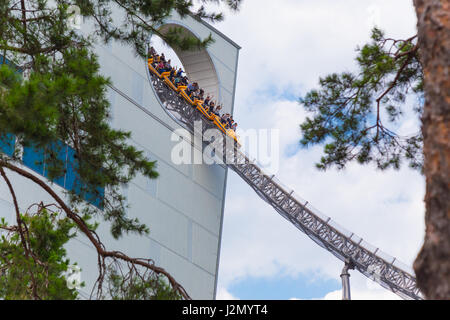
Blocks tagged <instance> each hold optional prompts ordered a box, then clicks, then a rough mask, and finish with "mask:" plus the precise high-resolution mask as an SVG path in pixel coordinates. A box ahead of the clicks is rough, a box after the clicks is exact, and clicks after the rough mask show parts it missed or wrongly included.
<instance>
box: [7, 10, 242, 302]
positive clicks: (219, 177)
mask: <svg viewBox="0 0 450 320" xmlns="http://www.w3.org/2000/svg"><path fill="white" fill-rule="evenodd" d="M170 26H178V27H182V28H184V30H185V31H186V32H188V33H190V34H192V35H194V36H196V37H198V38H205V37H207V36H208V35H209V34H211V35H212V36H213V38H214V40H215V42H214V43H213V44H212V45H210V46H209V47H208V48H207V49H205V50H202V51H196V52H176V53H177V55H178V56H179V58H180V60H181V62H182V63H183V66H184V68H185V70H186V73H187V75H188V77H189V79H190V80H191V81H197V82H198V83H199V85H200V87H202V88H205V91H206V92H209V93H211V94H213V95H214V96H215V97H217V98H218V101H220V102H222V103H223V106H224V108H223V109H224V110H225V111H226V112H230V113H232V111H233V104H234V94H235V84H236V73H237V65H238V54H239V49H240V48H239V46H238V45H236V44H235V43H234V42H233V41H231V40H230V39H228V38H227V37H226V36H224V35H223V34H222V33H220V32H219V31H218V30H216V29H215V28H213V27H212V26H210V25H208V24H207V23H205V22H203V21H199V20H196V19H195V18H193V17H191V16H187V17H185V18H184V19H182V18H180V17H179V16H178V15H176V14H174V15H172V16H171V17H170V18H169V19H167V21H166V23H165V24H164V25H162V26H161V30H165V28H169V27H170ZM89 30H90V26H89V23H83V24H82V28H81V32H83V33H88V32H89ZM149 40H150V38H149ZM96 53H97V55H98V56H99V63H100V65H101V72H102V74H104V75H105V76H108V77H110V78H111V81H112V86H111V89H110V90H109V93H108V94H109V100H110V103H111V124H112V126H113V127H114V128H118V129H122V130H126V131H130V132H131V140H130V144H133V145H135V146H137V147H138V148H139V149H140V150H143V151H144V152H145V153H146V155H147V156H148V158H149V159H150V160H157V171H158V173H159V178H158V179H153V180H150V179H147V178H144V177H143V176H139V175H138V176H137V177H136V178H135V179H134V180H133V181H132V183H130V184H129V185H128V186H127V187H124V188H123V194H124V195H125V196H127V199H128V205H129V209H128V212H127V214H128V216H129V217H136V218H138V219H139V221H140V222H142V223H145V224H146V225H147V226H148V227H149V229H150V234H149V235H148V236H137V235H126V234H125V235H123V237H121V238H120V239H119V240H114V239H113V237H112V236H111V234H110V230H109V228H110V226H109V225H108V224H106V223H102V224H101V225H100V227H99V229H98V231H97V232H98V234H99V236H100V238H101V239H102V241H103V243H104V244H105V246H106V248H107V249H108V250H120V251H122V252H124V253H126V254H127V255H129V256H130V257H139V258H151V259H153V260H154V261H155V265H157V266H160V267H162V268H164V269H166V270H167V271H168V272H169V273H170V274H171V275H172V276H173V277H174V278H175V279H176V280H177V281H178V282H179V283H180V284H181V285H182V286H183V287H184V288H185V289H186V291H187V292H188V293H189V295H190V296H191V297H192V298H193V299H214V298H215V294H216V286H217V276H218V266H219V255H220V240H221V230H222V221H223V209H224V201H225V192H226V181H227V169H226V168H225V167H224V166H221V165H218V164H215V165H207V164H175V163H174V162H173V161H172V150H173V148H174V146H175V145H176V144H177V143H179V141H178V140H177V133H176V132H177V131H176V129H179V128H181V126H180V124H179V123H178V122H177V121H176V120H175V118H174V117H172V116H171V114H170V113H169V112H168V111H167V110H165V108H164V107H163V106H162V105H161V102H160V100H159V98H158V96H157V94H156V92H155V90H154V88H153V87H152V84H151V81H150V75H149V73H148V68H147V61H144V60H142V59H141V58H138V57H136V56H135V54H134V53H133V51H132V49H131V48H129V47H126V46H124V45H121V44H119V43H114V42H113V43H111V44H109V45H97V46H96ZM25 169H26V170H31V172H32V171H34V172H37V171H36V170H34V169H33V168H27V167H25ZM11 179H12V181H13V183H14V185H15V188H16V189H17V190H22V191H25V192H21V197H20V199H19V205H20V206H21V207H22V208H26V207H27V206H28V205H29V204H30V203H33V202H37V201H44V202H46V201H51V199H50V198H49V196H48V195H47V194H46V193H45V192H44V191H42V190H40V189H39V188H37V187H35V186H32V185H30V183H29V182H27V181H26V180H25V179H24V178H22V177H20V176H18V175H13V174H11ZM63 186H64V185H63ZM52 187H53V188H54V189H55V190H57V191H58V193H59V194H60V195H62V194H63V191H64V190H63V187H61V186H59V185H57V184H52ZM0 215H1V216H3V217H6V219H7V221H9V222H10V223H14V221H15V219H14V208H13V205H12V200H11V196H10V194H9V192H8V189H7V186H6V185H5V184H4V183H2V184H0ZM99 221H101V220H99ZM67 250H68V256H69V257H70V258H71V261H72V262H77V264H78V265H79V267H80V268H81V269H82V271H81V280H82V281H84V282H85V283H86V286H85V287H84V288H82V289H80V294H81V297H82V298H87V297H88V296H89V294H90V290H91V289H92V286H93V284H94V283H95V281H96V279H97V275H98V272H97V254H96V251H95V250H94V248H93V246H92V245H90V243H89V241H88V240H87V239H86V238H85V237H84V236H83V235H82V234H80V235H78V236H77V237H76V238H75V239H74V240H71V242H70V243H69V244H68V246H67Z"/></svg>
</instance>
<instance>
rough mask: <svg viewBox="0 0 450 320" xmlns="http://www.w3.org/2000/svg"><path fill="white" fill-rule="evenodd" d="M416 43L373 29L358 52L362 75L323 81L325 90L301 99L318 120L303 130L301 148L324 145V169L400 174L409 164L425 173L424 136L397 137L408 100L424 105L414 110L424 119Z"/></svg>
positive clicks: (310, 120)
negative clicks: (366, 168) (361, 167)
mask: <svg viewBox="0 0 450 320" xmlns="http://www.w3.org/2000/svg"><path fill="white" fill-rule="evenodd" d="M415 38H416V37H411V38H409V39H406V40H395V39H390V38H386V37H385V36H384V33H383V32H382V31H381V30H379V29H377V28H374V29H373V30H372V35H371V39H372V41H371V43H369V44H366V45H364V46H363V47H362V48H360V49H357V52H358V55H357V57H356V61H357V63H358V66H359V71H358V73H356V74H354V73H350V72H343V73H341V74H336V73H333V74H331V75H327V76H326V77H324V78H320V80H319V85H320V89H313V90H311V91H309V92H308V93H306V95H305V96H304V97H302V98H300V100H299V102H300V103H301V104H302V105H303V106H304V107H305V109H306V110H307V111H308V112H309V113H311V114H312V115H313V116H312V117H307V118H306V120H305V121H304V122H303V123H302V124H301V125H300V128H301V131H302V134H303V137H302V139H301V141H300V143H301V144H302V145H303V146H310V145H316V144H323V143H324V144H325V145H324V149H323V152H324V156H323V157H322V158H321V161H320V163H318V164H317V167H318V168H319V169H327V168H329V167H330V166H333V165H335V166H337V168H339V169H342V168H344V167H345V165H346V164H347V163H348V162H349V161H352V160H356V161H357V162H358V163H361V164H366V163H369V162H373V163H375V164H376V166H377V167H378V168H379V169H386V168H395V169H398V168H400V165H401V162H402V160H406V161H407V162H408V163H409V166H410V167H412V168H416V169H419V170H421V169H422V164H423V160H422V140H423V139H422V135H421V133H420V132H418V133H411V135H408V136H401V135H400V134H398V133H396V132H395V130H396V129H395V128H396V127H398V123H399V121H400V120H401V119H402V118H403V117H404V115H405V113H404V111H403V106H404V104H405V102H406V98H407V96H408V94H411V93H412V94H413V95H416V97H417V98H418V100H419V102H418V106H416V107H410V109H411V110H413V111H414V112H415V113H416V115H417V116H418V117H420V116H421V113H422V107H421V105H422V103H421V102H420V99H422V95H423V88H422V86H423V73H422V68H421V65H420V62H419V57H418V50H417V45H416V44H415ZM386 124H389V125H390V126H391V127H394V129H388V128H387V127H386ZM397 129H398V128H397Z"/></svg>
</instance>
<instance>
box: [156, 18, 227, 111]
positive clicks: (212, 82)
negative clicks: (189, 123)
mask: <svg viewBox="0 0 450 320" xmlns="http://www.w3.org/2000/svg"><path fill="white" fill-rule="evenodd" d="M180 27H181V26H180V25H176V24H165V25H163V26H162V27H161V28H160V29H159V31H160V32H161V33H163V34H164V33H165V32H168V31H169V30H170V28H180ZM183 32H184V33H185V34H186V35H189V36H193V37H196V35H194V34H193V33H192V32H191V31H189V30H188V29H186V28H184V27H183ZM197 38H198V37H197ZM150 46H153V48H154V49H155V50H156V52H157V53H158V54H162V53H164V56H165V58H166V60H168V59H170V60H171V66H172V67H177V68H179V67H181V68H182V69H183V70H184V72H185V74H186V76H187V78H188V80H189V82H197V83H198V85H199V87H200V88H202V89H203V90H204V92H205V96H208V95H209V96H210V97H212V101H215V102H216V103H221V102H222V101H221V98H220V89H219V80H218V77H217V72H216V69H215V67H214V64H213V62H212V59H211V57H210V56H209V53H208V51H207V50H206V49H200V50H195V49H193V50H190V51H182V50H180V49H177V48H172V47H170V46H169V45H167V44H166V43H165V42H164V41H163V40H162V39H161V38H160V37H158V36H156V35H152V37H151V39H150Z"/></svg>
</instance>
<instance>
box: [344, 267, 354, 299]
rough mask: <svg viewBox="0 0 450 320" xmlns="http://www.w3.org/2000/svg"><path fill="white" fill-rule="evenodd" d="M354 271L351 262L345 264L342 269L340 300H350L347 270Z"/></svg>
mask: <svg viewBox="0 0 450 320" xmlns="http://www.w3.org/2000/svg"><path fill="white" fill-rule="evenodd" d="M350 269H355V266H354V265H353V263H351V262H345V265H344V268H343V269H342V272H341V279H342V300H351V295H350V273H348V270H350Z"/></svg>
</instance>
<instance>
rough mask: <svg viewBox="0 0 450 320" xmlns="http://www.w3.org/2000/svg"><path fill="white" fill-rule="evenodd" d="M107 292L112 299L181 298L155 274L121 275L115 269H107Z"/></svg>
mask: <svg viewBox="0 0 450 320" xmlns="http://www.w3.org/2000/svg"><path fill="white" fill-rule="evenodd" d="M107 276H108V279H107V282H108V285H109V287H108V294H109V295H110V298H111V299H112V300H181V298H182V297H181V295H179V294H178V293H177V292H175V291H174V290H173V289H172V288H171V287H170V286H169V285H168V284H167V283H166V281H165V280H164V278H162V277H160V276H155V275H151V276H149V275H147V276H145V275H144V276H134V277H130V275H126V276H124V275H122V274H120V273H119V272H118V271H117V270H116V269H114V268H112V267H110V268H109V269H108V275H107Z"/></svg>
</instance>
